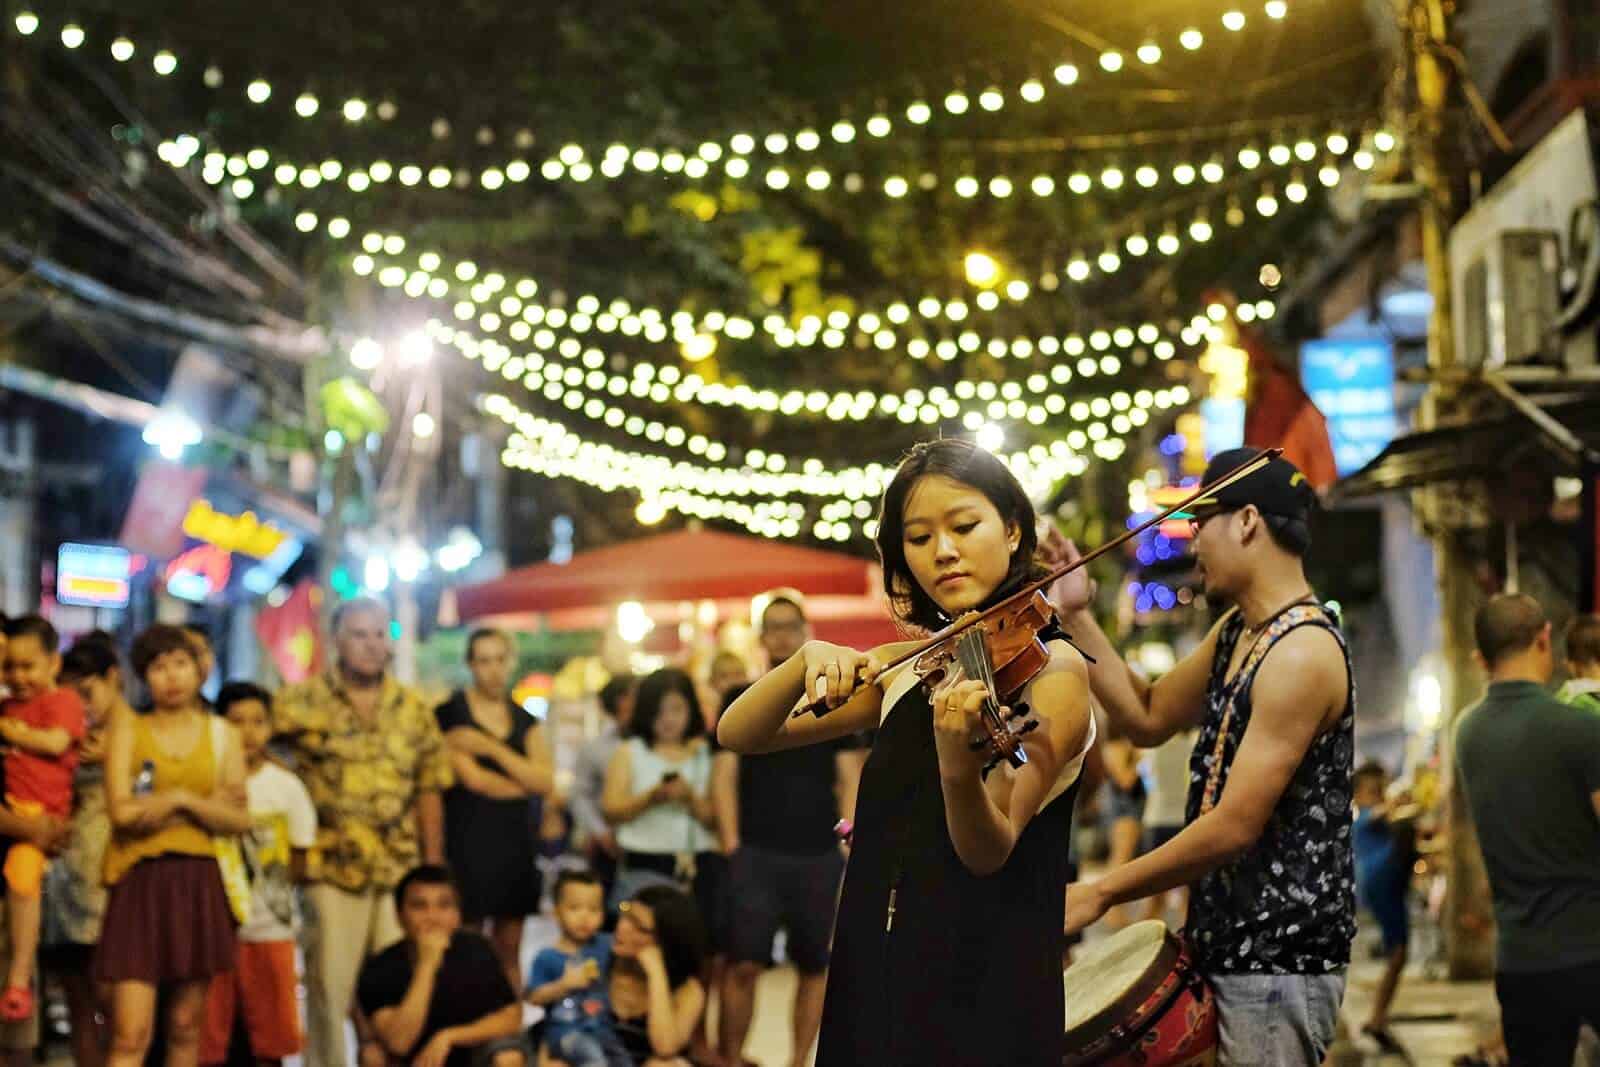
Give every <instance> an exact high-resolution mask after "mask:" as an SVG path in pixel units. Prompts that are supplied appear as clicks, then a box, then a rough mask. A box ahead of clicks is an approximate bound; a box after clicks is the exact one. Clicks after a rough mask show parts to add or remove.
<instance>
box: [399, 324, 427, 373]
mask: <svg viewBox="0 0 1600 1067" xmlns="http://www.w3.org/2000/svg"><path fill="white" fill-rule="evenodd" d="M398 347H399V351H400V366H402V367H420V366H422V365H423V364H424V363H427V362H428V361H429V360H431V359H432V358H433V339H432V338H430V337H429V336H428V335H427V334H426V333H424V332H422V331H421V330H412V331H411V332H410V333H407V334H406V335H405V336H404V337H402V338H400V344H399V346H398Z"/></svg>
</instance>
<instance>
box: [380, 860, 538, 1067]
mask: <svg viewBox="0 0 1600 1067" xmlns="http://www.w3.org/2000/svg"><path fill="white" fill-rule="evenodd" d="M395 903H396V906H397V907H398V908H399V911H400V926H401V928H402V929H403V930H404V931H405V940H403V941H400V942H399V943H398V944H395V945H391V946H390V947H389V948H387V949H385V950H384V951H382V952H380V953H378V954H377V955H376V956H373V957H372V958H371V959H369V960H367V962H366V963H365V964H364V965H363V966H362V968H361V978H360V981H359V983H358V985H357V990H356V1000H357V1001H358V1003H359V1004H360V1006H361V1011H362V1013H363V1014H364V1015H365V1016H366V1017H367V1018H368V1019H370V1020H371V1029H372V1032H373V1033H374V1034H376V1040H375V1041H372V1042H369V1043H368V1044H367V1045H366V1046H363V1048H362V1050H361V1054H362V1055H361V1063H362V1064H363V1067H366V1065H368V1064H373V1063H390V1064H398V1063H406V1064H416V1065H417V1067H531V1064H532V1062H533V1058H532V1057H531V1056H530V1055H529V1054H528V1050H527V1045H526V1043H525V1042H524V1041H523V1039H522V1035H521V1030H522V1004H521V1002H520V1001H518V999H517V995H516V993H514V992H513V991H512V989H511V985H510V983H509V982H507V981H506V973H505V970H504V968H502V967H501V966H500V964H499V962H498V957H496V956H495V954H494V948H493V947H492V946H491V945H490V944H489V942H488V941H487V940H486V939H485V938H484V937H482V936H481V935H479V934H475V933H473V932H471V931H470V930H463V929H461V904H460V900H459V898H458V897H457V895H456V887H455V883H454V882H452V881H451V880H450V872H449V871H447V870H445V869H444V868H443V867H436V866H431V865H428V864H424V865H423V866H421V867H417V868H415V869H413V870H412V871H411V872H410V873H409V874H407V875H406V876H405V877H404V878H403V879H401V880H400V885H399V887H398V888H397V889H396V890H395Z"/></svg>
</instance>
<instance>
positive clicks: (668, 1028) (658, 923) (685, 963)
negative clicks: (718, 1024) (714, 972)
mask: <svg viewBox="0 0 1600 1067" xmlns="http://www.w3.org/2000/svg"><path fill="white" fill-rule="evenodd" d="M705 945H706V940H705V928H704V926H703V925H702V924H701V922H700V914H699V912H698V911H696V910H695V905H694V901H693V900H692V899H690V897H689V896H688V895H687V894H685V893H683V892H681V891H679V890H677V889H674V888H672V887H671V886H651V887H649V888H646V889H641V890H639V892H638V893H637V894H635V895H634V897H633V898H632V899H631V900H628V901H626V902H624V903H623V905H622V912H621V917H620V918H619V919H618V920H617V932H616V937H615V940H614V941H613V942H612V949H611V952H612V961H611V977H610V982H609V987H610V988H609V990H608V992H609V993H610V996H611V1012H612V1015H613V1021H614V1023H615V1027H616V1033H617V1037H618V1039H619V1041H620V1043H621V1045H622V1048H623V1049H625V1050H626V1051H627V1053H628V1055H629V1056H631V1057H632V1058H633V1062H634V1063H635V1064H641V1065H643V1064H648V1065H651V1067H666V1065H676V1064H683V1065H687V1064H688V1062H689V1061H688V1060H686V1059H684V1058H683V1051H684V1050H685V1049H686V1048H688V1047H689V1040H690V1038H691V1037H692V1036H693V1035H694V1032H695V1028H696V1027H697V1026H698V1025H699V1023H700V1014H701V1013H702V1012H703V1011H705V1007H706V990H705V986H703V985H701V983H700V979H699V977H698V976H699V974H700V964H701V961H702V959H703V958H704V956H705Z"/></svg>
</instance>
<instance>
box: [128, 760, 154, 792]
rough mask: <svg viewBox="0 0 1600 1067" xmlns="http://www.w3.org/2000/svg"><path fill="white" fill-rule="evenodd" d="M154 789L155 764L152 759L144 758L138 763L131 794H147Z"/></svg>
mask: <svg viewBox="0 0 1600 1067" xmlns="http://www.w3.org/2000/svg"><path fill="white" fill-rule="evenodd" d="M155 791H156V765H155V761H154V760H145V761H144V762H143V763H142V764H140V765H139V774H138V776H137V777H135V778H134V780H133V795H134V796H136V797H145V796H149V795H150V794H151V793H154V792H155Z"/></svg>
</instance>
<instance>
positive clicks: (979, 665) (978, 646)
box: [956, 626, 995, 696]
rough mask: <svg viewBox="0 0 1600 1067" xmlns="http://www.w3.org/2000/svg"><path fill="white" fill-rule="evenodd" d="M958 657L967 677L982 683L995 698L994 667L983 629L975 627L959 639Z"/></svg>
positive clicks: (957, 645)
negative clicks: (984, 641)
mask: <svg viewBox="0 0 1600 1067" xmlns="http://www.w3.org/2000/svg"><path fill="white" fill-rule="evenodd" d="M956 656H957V658H959V659H960V660H961V667H962V669H963V670H965V671H966V672H967V677H969V678H972V679H974V680H976V681H979V682H982V683H983V684H984V686H985V687H986V688H987V689H988V690H989V693H990V695H991V696H994V695H995V692H994V665H993V664H992V663H991V662H990V661H989V648H988V646H987V645H985V644H984V643H983V630H982V629H981V628H979V627H976V626H975V627H973V628H972V629H970V630H968V631H967V632H966V633H964V634H962V635H961V636H960V638H958V639H957V641H956Z"/></svg>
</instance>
